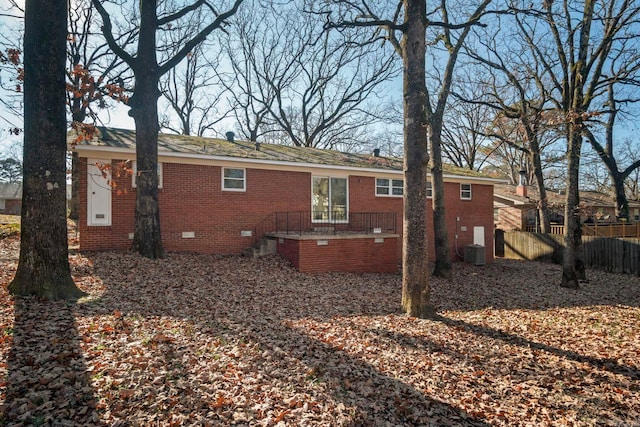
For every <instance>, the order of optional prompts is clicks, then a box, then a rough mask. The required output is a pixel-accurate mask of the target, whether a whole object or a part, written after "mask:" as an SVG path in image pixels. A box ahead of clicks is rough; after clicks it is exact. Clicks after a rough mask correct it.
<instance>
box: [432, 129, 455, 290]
mask: <svg viewBox="0 0 640 427" xmlns="http://www.w3.org/2000/svg"><path fill="white" fill-rule="evenodd" d="M429 129H430V133H431V134H430V136H431V137H430V138H429V142H430V145H431V179H432V185H431V188H432V190H433V200H432V205H433V236H434V239H435V247H436V265H435V267H434V269H433V275H434V276H436V277H443V278H446V279H450V278H451V276H452V266H451V254H450V253H449V234H448V233H447V221H446V211H445V205H444V199H445V198H444V176H443V171H442V140H441V139H442V137H441V135H442V123H440V122H438V123H433V122H432V123H431V126H430V127H429Z"/></svg>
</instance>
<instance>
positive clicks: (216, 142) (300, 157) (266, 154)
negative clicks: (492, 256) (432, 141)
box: [69, 127, 489, 179]
mask: <svg viewBox="0 0 640 427" xmlns="http://www.w3.org/2000/svg"><path fill="white" fill-rule="evenodd" d="M72 140H75V135H74V134H73V133H72V132H71V133H70V136H69V141H70V145H71V141H72ZM79 145H80V146H79V147H77V149H81V148H82V146H90V147H109V148H114V149H120V150H123V149H124V150H135V148H136V144H135V131H134V130H129V129H117V128H106V127H98V133H97V134H96V135H95V136H94V137H93V138H92V139H91V140H88V141H82V142H80V144H79ZM171 153H180V154H183V155H184V154H187V155H188V154H192V155H194V156H199V155H204V156H220V157H230V158H237V159H254V160H265V161H270V162H287V163H307V164H317V165H332V166H344V167H356V168H372V169H383V170H395V171H402V168H403V164H402V159H401V158H396V157H383V156H380V157H378V156H374V155H371V154H364V153H344V152H340V151H335V150H322V149H319V148H310V147H295V146H288V145H279V144H266V143H261V144H260V146H259V148H257V147H256V144H255V143H254V142H250V141H241V140H233V141H230V140H227V139H221V138H204V137H198V136H187V135H175V134H163V133H161V134H159V135H158V154H160V155H162V154H165V155H170V154H171ZM444 171H445V174H448V175H456V176H465V177H477V178H485V179H486V178H489V177H488V176H486V175H484V174H481V173H479V172H476V171H471V170H468V169H463V168H458V167H455V166H451V165H445V166H444Z"/></svg>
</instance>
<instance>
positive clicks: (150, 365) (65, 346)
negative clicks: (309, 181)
mask: <svg viewBox="0 0 640 427" xmlns="http://www.w3.org/2000/svg"><path fill="white" fill-rule="evenodd" d="M17 251H18V240H17V237H16V236H13V237H9V238H6V239H3V240H1V241H0V299H1V303H0V310H1V311H0V396H1V398H0V400H1V402H2V412H1V413H0V424H3V425H9V426H11V425H105V426H181V425H202V426H214V425H238V426H240V425H242V426H244V425H247V426H285V425H286V426H331V425H334V426H446V425H456V426H487V425H492V426H565V425H567V426H596V425H597V426H608V425H610V426H640V326H639V325H640V279H639V278H638V277H634V276H619V275H611V274H606V273H602V272H596V271H590V272H589V276H590V281H589V282H588V283H585V284H583V288H582V289H581V290H579V291H572V290H565V289H561V288H559V287H558V286H557V283H558V281H559V278H560V271H559V269H558V267H557V266H553V265H547V264H539V263H526V262H516V261H506V260H498V261H497V262H496V263H495V264H493V265H488V266H481V267H476V266H471V265H467V264H464V263H458V264H456V265H455V277H454V280H453V281H452V282H447V281H441V280H435V279H434V280H432V287H433V299H434V301H435V303H436V305H437V306H438V309H439V313H440V314H441V316H442V317H441V318H440V319H438V320H436V321H434V320H419V319H413V318H407V317H406V316H404V315H402V313H401V312H400V311H399V310H398V305H399V298H400V287H401V279H400V277H399V276H397V275H355V274H316V275H304V274H300V273H298V272H296V271H295V270H294V269H292V268H291V267H290V266H288V265H287V264H286V263H285V262H284V261H282V260H281V259H279V258H277V257H269V258H263V259H258V260H254V259H250V258H242V257H215V256H202V255H185V254H170V255H169V257H168V258H167V259H165V260H162V261H152V260H147V259H143V258H141V257H139V256H136V255H133V254H127V253H97V254H84V255H80V254H75V253H73V254H72V255H71V262H72V265H73V275H74V277H75V279H76V281H77V283H78V285H79V286H80V287H81V288H82V289H84V290H85V291H86V292H88V293H89V294H90V296H89V297H87V298H84V299H82V300H80V301H79V302H78V303H77V304H70V303H63V302H59V303H43V302H40V301H37V300H35V299H32V298H26V299H20V300H18V301H15V302H14V300H13V299H12V298H11V297H10V296H8V295H7V292H6V285H7V284H8V283H9V281H10V280H11V278H12V276H13V273H14V271H15V268H16V264H17V254H18V252H17Z"/></svg>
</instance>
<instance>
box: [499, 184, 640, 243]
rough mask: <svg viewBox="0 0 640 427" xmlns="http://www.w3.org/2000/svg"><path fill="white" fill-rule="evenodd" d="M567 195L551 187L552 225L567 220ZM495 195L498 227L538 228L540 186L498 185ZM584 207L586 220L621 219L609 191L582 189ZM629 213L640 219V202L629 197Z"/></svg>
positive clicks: (582, 216) (581, 197)
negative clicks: (552, 189) (617, 216)
mask: <svg viewBox="0 0 640 427" xmlns="http://www.w3.org/2000/svg"><path fill="white" fill-rule="evenodd" d="M565 197H566V196H565V193H564V191H562V192H558V191H551V190H547V199H548V204H549V209H550V211H551V223H552V224H559V225H560V224H563V223H564V203H565ZM493 198H494V215H495V224H496V228H499V229H501V230H504V231H534V230H535V229H536V228H537V226H538V219H537V217H538V214H537V203H538V200H540V196H539V192H538V188H537V187H536V186H532V185H511V184H496V185H495V187H494V194H493ZM580 210H581V219H582V221H583V222H584V221H586V222H588V223H597V224H610V223H615V222H616V221H617V218H616V215H615V206H614V204H613V201H612V199H611V196H610V195H608V194H603V193H599V192H596V191H580ZM629 214H630V218H631V220H632V221H639V220H640V202H638V201H636V200H629ZM560 230H561V228H560ZM552 232H553V230H552Z"/></svg>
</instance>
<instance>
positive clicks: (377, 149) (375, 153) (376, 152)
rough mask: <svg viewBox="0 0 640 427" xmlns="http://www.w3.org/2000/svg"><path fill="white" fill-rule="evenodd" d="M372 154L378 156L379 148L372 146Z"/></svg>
mask: <svg viewBox="0 0 640 427" xmlns="http://www.w3.org/2000/svg"><path fill="white" fill-rule="evenodd" d="M373 156H374V157H380V149H379V148H374V149H373Z"/></svg>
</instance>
